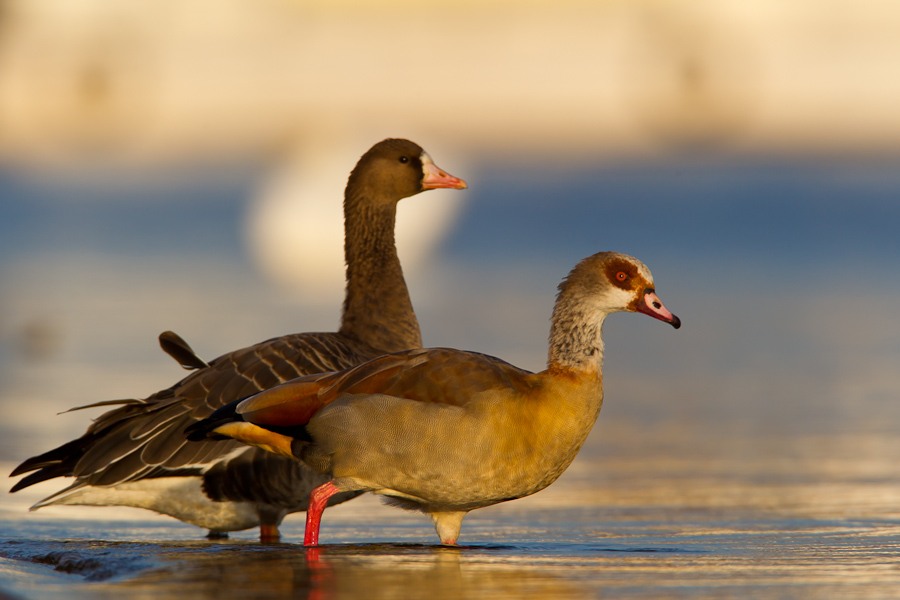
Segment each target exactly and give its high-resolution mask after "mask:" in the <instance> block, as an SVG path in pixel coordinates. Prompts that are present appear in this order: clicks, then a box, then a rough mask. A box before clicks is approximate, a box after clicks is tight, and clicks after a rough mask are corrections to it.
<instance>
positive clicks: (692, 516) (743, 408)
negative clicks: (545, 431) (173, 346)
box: [0, 164, 900, 600]
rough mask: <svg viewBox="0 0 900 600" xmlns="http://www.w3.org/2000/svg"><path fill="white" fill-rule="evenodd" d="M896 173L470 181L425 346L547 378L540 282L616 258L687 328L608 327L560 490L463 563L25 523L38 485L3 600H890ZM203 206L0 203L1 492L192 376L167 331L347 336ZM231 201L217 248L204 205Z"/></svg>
mask: <svg viewBox="0 0 900 600" xmlns="http://www.w3.org/2000/svg"><path fill="white" fill-rule="evenodd" d="M888 167H889V166H887V167H886V166H885V165H875V166H872V167H860V166H858V165H849V166H848V165H844V166H840V168H836V167H834V166H833V165H826V166H819V167H809V166H802V165H801V166H799V167H796V168H792V167H790V166H788V167H778V168H773V167H771V165H756V166H751V167H747V168H738V167H731V168H724V169H723V168H722V165H717V164H711V165H707V166H703V165H699V166H698V165H693V166H691V165H688V166H687V167H684V168H680V167H678V168H676V167H665V168H656V169H654V168H647V169H638V168H635V169H627V168H624V169H618V170H617V169H607V170H604V171H597V172H585V173H565V172H562V173H560V172H557V173H550V174H546V173H545V174H543V175H540V174H537V175H535V174H534V173H525V172H523V171H515V170H511V171H507V172H502V171H501V172H500V173H499V174H498V173H494V174H493V178H491V177H487V176H483V177H482V178H481V179H480V180H479V177H477V176H476V177H474V178H470V179H471V181H470V183H472V192H471V193H472V196H471V197H470V200H469V202H470V204H469V208H468V209H467V212H466V216H465V218H464V219H463V222H462V223H461V224H460V229H459V231H458V232H457V233H456V234H454V236H451V238H450V240H449V241H448V243H447V244H446V247H445V248H444V249H443V253H442V255H441V258H440V260H439V261H438V263H437V264H435V265H434V266H433V268H432V269H431V270H430V271H429V272H428V273H426V274H425V275H420V276H418V277H416V278H415V279H412V278H411V279H410V281H409V283H410V289H411V293H412V296H413V299H414V302H415V303H416V306H417V311H418V314H419V317H420V320H421V322H422V328H423V332H424V337H425V340H426V344H429V345H445V346H455V347H462V348H470V349H476V350H480V351H485V352H489V353H491V354H496V355H498V356H501V357H503V358H506V359H508V360H510V361H511V362H513V363H516V364H519V365H521V366H524V367H526V368H531V369H536V368H540V366H541V363H542V360H543V355H544V352H545V340H546V332H547V319H548V317H549V314H550V308H551V305H552V301H553V294H554V290H555V286H556V284H557V283H558V281H559V279H560V278H561V277H562V276H563V275H564V274H565V272H566V271H567V270H568V269H569V268H570V267H571V266H572V265H573V264H574V262H575V261H576V260H577V259H579V258H582V257H583V256H586V255H587V254H590V253H592V252H595V251H598V250H605V249H616V250H622V251H625V252H629V253H632V254H635V255H637V256H639V257H640V258H642V259H644V260H645V262H647V263H648V265H649V266H650V268H651V269H652V270H653V272H654V274H655V276H656V280H657V282H656V283H657V290H658V292H659V293H660V296H661V297H662V298H663V300H664V301H665V302H666V305H667V306H668V307H669V308H670V309H671V310H672V311H673V312H675V313H676V314H678V315H679V316H680V317H682V319H683V320H684V327H683V328H682V329H681V330H679V331H677V332H676V331H674V330H672V329H671V328H668V327H666V326H664V325H662V324H660V323H658V322H655V321H651V320H649V319H645V318H643V317H639V316H635V315H614V316H613V317H611V318H610V319H609V320H608V322H607V325H606V328H605V332H604V333H605V337H606V340H607V358H606V362H605V366H604V369H605V373H604V375H605V385H606V401H605V404H604V407H603V410H602V412H601V415H600V419H599V421H598V423H597V425H596V427H595V429H594V431H593V433H592V434H591V436H590V438H589V440H588V443H587V444H586V446H585V448H584V449H583V451H582V453H581V454H580V455H579V457H578V459H577V460H576V462H575V463H574V464H573V465H572V467H571V468H570V469H569V471H568V472H566V473H565V474H564V475H563V477H562V478H561V479H560V480H559V481H558V482H557V483H556V484H554V485H553V486H551V487H550V488H548V489H547V490H545V491H543V492H541V493H539V494H537V495H535V496H533V497H530V498H526V499H522V500H517V501H513V502H509V503H506V504H503V505H499V506H496V507H492V508H488V509H484V510H480V511H475V512H474V513H471V514H470V515H469V516H468V517H467V518H466V519H465V521H464V522H463V529H462V536H461V538H460V542H461V544H462V545H461V546H460V547H459V548H442V547H439V546H437V545H436V542H437V536H436V535H435V533H434V531H433V529H432V526H431V524H430V522H429V520H428V519H427V518H425V517H424V516H422V515H417V514H410V513H406V512H402V511H399V510H397V509H393V508H389V507H385V506H382V505H381V504H380V503H379V502H378V501H377V500H376V499H374V498H371V497H364V498H361V499H358V500H355V501H353V502H350V503H347V504H345V505H342V506H339V507H335V508H333V509H329V510H328V511H327V512H326V514H325V518H324V522H323V527H322V538H321V541H322V542H323V544H324V546H323V547H322V548H321V549H320V550H319V551H317V552H315V553H311V552H310V551H308V550H305V549H304V548H303V547H302V545H301V541H302V534H303V524H302V515H293V516H291V517H289V518H288V519H287V520H286V522H285V525H284V526H283V528H282V533H283V543H281V544H274V545H261V544H258V543H257V542H256V540H255V537H256V533H255V532H252V531H249V532H241V533H237V534H232V536H231V538H230V539H229V540H224V541H208V540H206V539H204V538H203V534H204V532H202V531H200V530H198V529H196V528H194V527H191V526H188V525H183V524H180V523H177V522H175V521H173V520H171V519H168V518H165V517H157V516H153V515H148V514H147V513H144V512H142V511H138V510H132V509H97V508H77V507H58V508H49V509H42V510H41V511H38V512H35V513H29V512H27V507H28V506H29V505H30V504H32V503H33V502H35V501H37V500H39V499H40V498H42V497H43V496H45V495H48V494H50V493H52V492H54V491H56V490H57V489H59V487H61V486H62V483H58V482H48V483H46V484H42V485H39V486H35V488H34V489H28V490H25V491H23V492H20V493H18V494H15V495H12V496H10V495H6V494H4V495H3V496H2V497H0V597H2V594H4V593H5V594H8V595H11V596H13V597H18V598H27V599H35V600H37V599H43V598H76V599H77V598H86V599H87V598H90V599H94V598H112V597H116V598H144V597H147V598H159V597H160V596H162V595H165V594H168V595H170V596H173V597H178V598H210V599H212V598H306V597H309V598H351V597H352V598H429V599H440V598H601V597H602V598H623V597H624V598H627V597H637V598H671V597H700V598H767V597H771V598H821V597H841V598H856V597H859V598H884V597H896V596H897V595H898V593H897V590H898V589H900V460H898V457H900V435H898V431H900V402H898V398H900V376H898V368H897V365H898V364H900V344H898V340H900V319H898V318H897V310H896V306H895V304H896V302H895V301H894V299H895V298H896V297H897V293H898V292H900V280H898V278H897V273H898V272H900V241H898V240H900V236H897V235H896V223H897V222H900V221H898V219H900V204H898V203H897V202H896V201H895V200H896V198H897V197H900V177H898V176H896V173H897V172H900V171H898V170H897V169H895V168H888ZM461 175H463V176H466V175H468V174H465V173H461ZM0 183H2V182H0ZM245 187H246V186H245ZM6 189H7V191H9V185H7V186H6ZM209 189H210V190H212V191H210V192H209V194H211V195H212V198H208V197H206V196H204V195H203V194H199V198H198V199H196V200H195V201H196V202H197V203H198V204H194V205H190V204H189V205H187V206H184V207H181V206H180V204H179V203H180V196H179V194H176V193H171V190H170V191H169V192H168V193H169V194H170V195H171V196H172V197H173V198H177V200H172V199H171V198H170V201H169V202H168V203H163V205H162V206H163V208H165V209H166V210H165V211H164V213H165V214H160V213H159V211H158V210H156V209H154V206H157V205H155V204H153V202H157V200H147V201H144V200H141V199H139V198H138V199H135V198H131V200H132V201H133V202H134V203H135V206H133V207H132V208H130V209H128V208H122V207H119V208H116V209H115V210H121V214H119V215H118V216H116V215H115V214H113V215H112V216H111V215H110V212H109V211H110V210H111V207H116V206H119V205H117V204H115V203H107V204H101V205H99V206H95V207H94V208H93V209H92V208H91V207H90V206H86V207H85V206H82V207H81V208H78V206H77V205H67V208H66V209H65V210H64V211H62V215H60V214H58V213H57V212H55V211H53V210H50V209H52V208H53V206H54V205H53V202H54V201H52V200H46V199H43V200H41V202H43V204H41V202H38V204H37V205H35V204H33V203H29V202H26V201H22V202H21V204H15V202H13V201H12V200H10V198H13V199H15V198H16V197H17V196H16V193H20V195H21V193H24V192H21V190H19V192H16V190H13V192H16V193H12V194H7V195H6V196H4V199H3V200H0V206H4V207H6V205H7V204H9V205H10V206H12V207H13V209H14V210H11V211H10V215H7V216H9V217H10V218H9V219H6V220H5V221H3V222H2V223H0V233H2V234H3V235H2V236H0V238H2V239H0V249H2V250H3V255H2V257H0V258H2V260H0V276H2V277H3V286H2V289H0V311H2V312H0V377H2V380H0V408H2V411H3V415H2V416H3V419H2V420H0V434H2V437H0V471H3V472H9V471H10V470H11V469H12V468H13V466H14V465H15V464H17V463H18V462H19V461H21V460H23V459H24V458H27V457H28V456H31V455H33V454H35V453H36V452H40V451H43V450H46V449H48V448H50V447H53V446H55V445H58V444H59V443H61V442H63V441H66V440H68V439H71V438H72V437H74V436H77V435H80V434H81V432H82V431H83V430H84V428H85V427H86V426H87V424H88V423H89V418H91V417H93V416H95V415H96V411H95V412H93V413H70V414H66V415H61V416H56V414H55V413H57V412H59V411H61V410H64V409H66V408H69V407H71V406H73V405H79V404H85V403H88V402H92V401H97V400H101V399H108V398H119V397H128V396H134V395H146V394H149V393H151V392H153V391H155V390H156V389H160V388H162V387H165V386H167V385H169V384H171V383H172V382H173V381H174V380H175V379H176V378H178V377H181V376H182V375H183V374H184V372H183V371H182V370H181V369H180V368H178V367H177V366H176V365H175V364H174V363H172V361H171V360H170V359H169V358H168V357H166V356H164V355H162V353H161V352H160V351H159V350H158V348H157V347H156V345H155V336H156V334H158V333H159V332H160V331H162V330H163V329H168V328H172V329H175V330H176V331H179V332H180V333H182V334H184V335H185V337H186V338H187V339H188V341H190V342H191V343H192V344H193V345H194V346H195V348H197V350H198V351H199V352H200V354H201V355H202V356H204V357H206V358H212V357H214V356H215V355H217V354H219V353H221V352H223V351H225V350H227V349H231V348H236V347H240V346H241V345H246V344H249V343H252V342H255V341H259V340H261V339H265V338H266V337H269V336H271V335H277V334H279V333H285V332H288V331H304V330H328V329H333V327H334V322H335V320H336V315H337V303H335V306H333V307H329V308H327V309H324V308H322V307H321V306H316V305H310V306H297V305H296V303H294V302H293V301H292V300H291V299H290V298H287V297H285V296H284V295H282V294H279V293H278V292H277V291H276V290H272V289H271V288H267V287H266V284H265V283H264V282H263V281H261V279H260V277H259V276H258V275H257V274H255V273H254V271H253V270H252V268H251V266H250V265H249V263H248V262H247V260H246V259H245V258H243V254H242V251H241V248H240V244H239V243H238V242H237V241H236V238H237V237H238V235H239V234H238V231H239V227H238V226H237V225H236V223H237V221H238V220H239V218H240V215H241V210H240V205H241V200H240V197H241V196H240V194H241V189H243V188H241V187H240V186H238V187H237V188H236V189H237V191H236V192H235V191H234V190H232V191H231V192H229V193H230V195H229V193H224V192H222V193H219V192H221V190H219V188H218V187H217V186H216V185H211V186H210V187H209ZM479 189H480V190H482V191H481V192H480V193H481V195H478V194H479V192H478V190H479ZM217 190H218V191H217ZM188 191H189V192H191V193H190V194H188V193H187V192H185V195H187V196H192V197H193V196H196V194H195V193H194V192H195V191H196V190H188ZM25 195H26V196H27V194H25ZM151 195H152V194H151ZM223 195H224V197H225V199H224V200H223V201H222V208H223V210H224V213H223V212H219V211H214V213H215V214H216V215H217V217H216V219H219V220H221V221H222V222H221V223H219V224H218V225H215V222H214V223H213V224H210V223H209V220H208V218H207V216H206V212H207V211H206V210H205V209H202V207H203V206H206V207H207V208H211V207H214V206H218V205H217V204H216V203H217V202H219V200H218V199H217V198H220V197H222V196H223ZM548 198H549V199H550V200H551V201H550V202H548ZM761 199H762V200H761ZM25 200H34V198H25ZM4 202H5V203H6V204H3V203H4ZM204 203H206V204H204ZM35 206H38V207H39V208H40V207H41V206H43V207H44V208H43V209H40V210H38V209H35ZM191 206H194V208H191ZM197 207H201V208H197ZM157 208H158V206H157ZM44 209H46V210H44ZM92 211H93V212H92ZM173 211H174V212H176V213H177V214H179V215H180V216H181V218H182V219H183V220H186V221H178V220H176V221H172V220H171V218H170V215H171V214H172V213H173ZM95 216H96V217H98V219H94V217H95ZM75 217H78V218H75ZM99 217H102V218H99ZM17 219H18V224H17ZM23 223H24V224H25V225H26V228H25V229H23V228H22V224H23ZM48 223H49V225H48ZM78 223H82V225H83V227H82V228H80V229H79V227H76V226H74V225H77V224H78ZM198 224H205V225H203V227H201V228H200V229H199V231H200V234H196V235H195V233H194V232H195V230H197V225H198ZM3 228H5V229H3ZM28 228H32V229H34V230H35V231H36V232H37V234H36V235H31V234H30V233H28V232H29V229H28ZM107 230H110V231H114V232H116V233H115V235H113V236H112V239H111V240H110V239H104V237H103V236H104V232H105V231H107ZM23 231H24V233H23ZM159 240H164V241H163V242H160V241H159ZM401 250H402V249H401ZM154 252H155V254H154ZM23 324H25V325H27V326H28V327H36V331H37V334H35V330H34V329H28V328H25V329H28V331H30V332H31V333H30V335H31V338H33V339H31V338H28V337H27V336H25V337H23V336H22V335H20V334H21V332H22V331H23V328H22V325H23ZM23 339H24V340H25V341H24V342H23V341H22V340H23ZM28 339H31V342H28ZM460 443H464V440H460ZM10 483H11V481H10Z"/></svg>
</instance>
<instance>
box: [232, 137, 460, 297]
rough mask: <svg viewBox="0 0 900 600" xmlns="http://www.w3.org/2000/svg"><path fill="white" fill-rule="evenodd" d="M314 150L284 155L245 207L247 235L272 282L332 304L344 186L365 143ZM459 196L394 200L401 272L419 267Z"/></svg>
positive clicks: (338, 290)
mask: <svg viewBox="0 0 900 600" xmlns="http://www.w3.org/2000/svg"><path fill="white" fill-rule="evenodd" d="M374 141H378V140H373V142H374ZM423 144H424V142H423ZM315 148H316V151H315V152H308V153H303V152H299V153H297V154H295V155H293V156H291V158H290V159H289V160H287V161H285V162H284V163H283V164H282V165H281V167H280V168H279V169H278V170H277V171H276V172H275V173H274V174H273V175H271V176H270V177H269V178H268V179H267V180H266V182H265V184H264V185H263V187H262V189H261V190H260V191H259V193H258V194H257V195H256V197H255V198H254V199H253V200H252V203H251V206H250V213H249V218H248V219H247V238H248V242H249V247H250V251H251V253H252V255H253V257H254V259H255V260H256V262H257V264H258V265H259V266H260V267H261V268H262V270H263V272H264V273H265V274H266V275H267V276H268V277H269V278H270V279H271V280H272V281H274V282H276V283H278V284H279V285H281V286H284V287H285V288H287V289H289V290H291V291H293V292H294V293H296V294H297V295H299V296H300V297H302V298H303V299H304V300H305V301H307V302H313V303H317V304H326V305H330V306H338V305H339V303H340V301H341V298H342V296H343V290H344V215H343V198H344V186H345V185H346V182H347V177H348V176H349V174H350V171H351V169H352V168H353V166H354V165H355V164H356V161H357V160H358V159H359V156H361V155H362V154H363V153H364V152H365V151H366V150H368V148H367V147H364V146H362V147H358V148H356V149H355V150H349V149H347V148H345V147H341V148H340V149H338V148H335V147H329V146H328V144H317V145H316V146H315ZM435 161H437V162H438V164H439V165H441V166H442V168H447V170H449V171H450V172H452V173H454V174H457V171H458V170H457V169H456V168H455V167H454V168H453V169H450V168H449V167H444V165H445V164H449V163H446V161H444V160H442V159H437V158H435ZM453 164H459V162H458V161H454V163H453ZM459 176H460V177H463V178H465V175H463V174H462V173H460V175H459ZM464 194H465V192H458V191H455V190H431V191H428V192H425V193H422V194H420V195H417V196H413V197H411V198H406V199H403V200H401V201H400V204H399V206H398V209H397V226H396V241H397V247H398V252H399V254H400V258H401V262H402V264H403V270H404V273H406V275H407V276H408V275H410V274H415V273H416V272H417V271H418V270H419V269H421V268H422V267H423V266H425V265H426V264H427V263H428V260H429V259H430V258H431V256H432V254H433V252H434V250H435V248H437V246H438V245H439V244H440V243H441V242H442V241H443V240H444V239H445V238H446V236H447V235H448V234H449V233H450V231H452V229H453V226H454V224H455V223H456V221H457V218H458V217H459V214H460V211H461V209H462V207H463V202H464V198H465V196H464Z"/></svg>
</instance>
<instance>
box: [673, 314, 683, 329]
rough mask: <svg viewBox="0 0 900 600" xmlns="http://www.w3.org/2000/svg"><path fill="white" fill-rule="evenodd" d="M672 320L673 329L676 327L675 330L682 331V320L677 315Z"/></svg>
mask: <svg viewBox="0 0 900 600" xmlns="http://www.w3.org/2000/svg"><path fill="white" fill-rule="evenodd" d="M672 318H673V320H672V327H674V328H675V329H681V319H679V318H678V317H676V316H675V315H672Z"/></svg>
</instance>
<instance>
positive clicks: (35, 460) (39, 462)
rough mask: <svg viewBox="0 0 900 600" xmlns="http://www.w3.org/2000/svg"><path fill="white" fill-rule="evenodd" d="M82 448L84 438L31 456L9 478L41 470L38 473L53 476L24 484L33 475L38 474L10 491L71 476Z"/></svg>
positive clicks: (80, 455) (83, 446)
mask: <svg viewBox="0 0 900 600" xmlns="http://www.w3.org/2000/svg"><path fill="white" fill-rule="evenodd" d="M84 448H85V437H81V438H78V439H77V440H72V441H71V442H69V443H67V444H63V445H62V446H60V447H58V448H54V449H53V450H50V451H48V452H44V453H43V454H39V455H38V456H32V457H31V458H29V459H28V460H26V461H25V462H23V463H22V464H20V465H19V466H18V467H16V468H15V469H13V472H12V473H10V474H9V476H10V477H15V476H16V475H21V474H22V473H28V472H29V471H36V470H38V469H41V471H40V472H44V471H48V472H52V473H53V475H47V476H46V477H42V478H37V479H34V481H31V483H28V484H25V482H26V481H28V480H30V479H31V478H32V477H34V476H35V475H38V473H35V474H34V475H31V476H29V477H26V478H25V479H23V480H22V481H20V482H19V483H18V484H16V486H15V487H14V488H13V490H12V491H16V490H17V489H22V488H23V487H28V486H29V485H32V484H35V483H37V482H39V481H44V480H45V479H52V478H53V477H60V476H66V475H71V474H72V470H73V469H74V468H75V465H76V464H77V463H78V460H79V459H80V458H81V457H82V455H83V454H84ZM23 484H24V485H23Z"/></svg>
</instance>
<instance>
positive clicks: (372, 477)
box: [187, 252, 681, 546]
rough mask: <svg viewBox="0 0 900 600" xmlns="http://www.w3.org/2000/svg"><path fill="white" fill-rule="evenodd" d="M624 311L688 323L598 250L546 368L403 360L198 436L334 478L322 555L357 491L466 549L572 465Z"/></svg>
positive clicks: (429, 355)
mask: <svg viewBox="0 0 900 600" xmlns="http://www.w3.org/2000/svg"><path fill="white" fill-rule="evenodd" d="M618 311H636V312H642V313H645V314H648V315H650V316H651V317H655V318H657V319H660V320H662V321H665V322H666V323H670V324H671V325H672V326H674V327H675V328H676V329H677V328H678V327H680V326H681V321H680V320H679V319H678V317H676V316H674V315H673V314H672V313H671V312H669V311H668V310H667V309H666V308H665V307H664V306H663V305H662V302H660V300H659V298H658V297H657V296H656V292H655V291H654V288H653V277H652V276H651V275H650V271H649V270H648V269H647V267H646V266H644V264H643V263H641V262H640V261H638V260H637V259H635V258H632V257H630V256H626V255H624V254H617V253H614V252H601V253H599V254H595V255H593V256H591V257H588V258H586V259H584V260H583V261H581V262H580V263H579V264H578V265H577V266H576V267H575V268H574V269H573V270H572V272H571V273H569V275H568V277H566V278H565V279H564V280H563V282H562V283H561V284H560V286H559V295H558V297H557V300H556V306H555V307H554V309H553V316H552V319H551V323H552V325H551V328H550V350H549V356H548V360H547V369H546V370H545V371H542V372H540V373H530V372H528V371H524V370H522V369H519V368H517V367H514V366H512V365H510V364H508V363H506V362H503V361H502V360H500V359H498V358H494V357H492V356H486V355H484V354H478V353H475V352H464V351H461V350H451V349H446V348H435V349H416V350H406V351H404V352H398V353H395V354H390V355H387V356H382V357H379V358H376V359H373V360H370V361H369V362H366V363H363V364H361V365H358V366H356V367H353V368H350V369H346V370H343V371H338V372H336V373H326V374H321V375H312V376H308V377H301V378H298V379H295V380H294V381H291V382H288V383H285V384H283V385H279V386H276V387H274V388H271V389H269V390H266V391H264V392H261V393H259V394H256V395H254V396H251V397H249V398H247V399H246V400H243V401H240V402H235V403H233V404H231V405H229V406H226V407H223V408H221V409H219V410H217V411H216V412H215V413H213V414H212V415H211V416H210V417H209V418H208V419H206V420H204V421H200V422H199V423H196V424H195V425H193V426H192V427H191V428H189V430H188V431H187V433H188V435H189V437H190V439H193V440H200V439H204V438H212V439H220V438H223V437H229V438H233V439H236V440H240V441H242V442H245V443H247V444H251V445H254V446H257V447H259V448H263V449H265V450H268V451H269V452H272V453H275V454H279V455H282V456H288V457H293V458H297V459H299V460H301V461H303V462H304V463H306V464H308V465H309V466H310V467H312V468H313V469H315V470H316V471H318V472H320V473H328V474H330V475H331V476H332V479H331V480H330V481H328V482H327V483H324V484H322V485H320V486H319V487H317V488H316V489H314V490H313V491H312V493H311V495H310V500H309V510H308V511H307V521H306V535H305V538H304V544H306V545H308V546H315V545H317V544H318V539H319V523H320V520H321V516H322V511H323V510H324V508H325V506H326V504H327V502H328V500H329V498H331V497H332V496H333V495H334V494H337V493H347V492H350V493H358V492H373V493H376V494H382V495H385V496H387V497H388V498H389V502H390V503H391V504H395V505H398V506H400V507H402V508H407V509H412V510H420V511H422V512H425V513H427V514H428V515H429V516H430V517H431V519H432V521H434V525H435V528H436V530H437V534H438V536H440V539H441V543H442V544H455V543H456V541H457V538H458V537H459V529H460V525H461V523H462V519H463V517H464V516H465V515H466V513H468V512H469V511H470V510H473V509H476V508H482V507H485V506H490V505H492V504H497V503H498V502H504V501H506V500H513V499H515V498H521V497H523V496H528V495H530V494H534V493H535V492H537V491H540V490H542V489H544V488H545V487H547V486H548V485H550V484H551V483H553V482H554V481H555V480H556V478H557V477H559V476H560V475H561V474H562V472H563V471H565V470H566V468H567V467H568V466H569V464H570V463H571V462H572V460H573V459H574V458H575V455H576V454H577V453H578V450H579V449H580V448H581V445H582V444H583V443H584V440H585V438H587V435H588V433H589V432H590V430H591V427H592V426H593V425H594V421H595V420H596V419H597V415H598V414H599V412H600V405H601V404H602V402H603V377H602V374H601V366H602V363H603V340H602V329H603V321H604V319H606V316H607V315H609V314H610V313H613V312H618Z"/></svg>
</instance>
